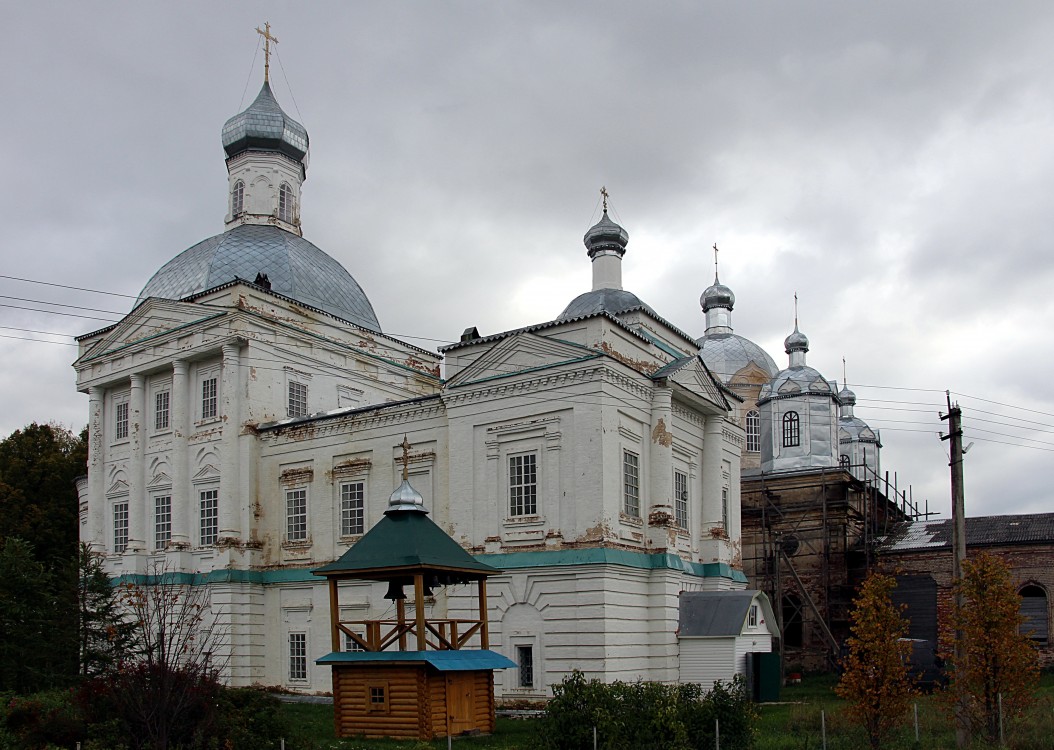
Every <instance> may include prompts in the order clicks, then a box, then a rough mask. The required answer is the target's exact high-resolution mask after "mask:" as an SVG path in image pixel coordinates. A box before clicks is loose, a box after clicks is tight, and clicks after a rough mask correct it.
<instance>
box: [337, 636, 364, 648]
mask: <svg viewBox="0 0 1054 750" xmlns="http://www.w3.org/2000/svg"><path fill="white" fill-rule="evenodd" d="M342 635H343V636H344V650H345V651H365V650H366V649H364V648H363V647H362V646H360V645H359V642H358V641H356V640H355V639H354V638H352V637H351V636H350V635H348V634H347V633H343V634H342Z"/></svg>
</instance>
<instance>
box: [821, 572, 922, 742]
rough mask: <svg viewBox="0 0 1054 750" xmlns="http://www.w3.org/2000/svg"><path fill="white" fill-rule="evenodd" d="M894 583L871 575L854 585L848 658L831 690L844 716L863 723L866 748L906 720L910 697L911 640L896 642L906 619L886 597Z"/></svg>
mask: <svg viewBox="0 0 1054 750" xmlns="http://www.w3.org/2000/svg"><path fill="white" fill-rule="evenodd" d="M896 585H897V582H896V581H895V580H894V579H893V578H892V577H891V576H888V575H884V574H882V573H877V572H875V573H871V574H870V575H869V576H868V577H867V579H866V580H865V581H864V583H863V585H861V587H860V591H859V592H858V593H857V596H856V599H855V600H854V601H853V611H852V612H851V613H850V615H849V619H850V633H851V635H850V636H849V640H848V642H847V645H848V647H849V655H848V656H847V657H846V658H845V660H844V661H843V662H842V667H843V669H844V670H845V671H844V672H843V673H842V679H841V681H839V683H838V686H837V687H836V688H835V692H836V693H837V694H838V695H839V696H841V697H842V698H844V699H845V700H846V703H847V706H846V710H847V712H848V714H849V716H850V718H851V719H852V720H854V721H856V722H858V723H860V724H861V725H863V727H864V729H865V731H866V732H867V737H868V740H869V741H870V743H871V747H872V748H878V747H880V746H881V743H882V740H883V739H884V738H885V737H886V735H888V734H889V731H890V730H891V729H893V728H894V727H896V726H897V725H899V724H900V723H901V722H902V721H903V720H904V718H905V717H906V716H907V712H908V706H910V705H911V699H912V697H913V696H914V695H915V693H916V690H915V681H914V679H913V678H912V677H911V674H910V672H909V659H910V657H911V642H910V641H907V640H902V639H903V638H904V637H905V636H906V634H907V629H908V623H907V621H906V620H905V619H904V618H903V617H901V614H900V611H899V610H898V609H897V607H896V606H895V605H894V604H893V601H892V599H891V597H890V594H891V592H892V591H893V589H894V588H896Z"/></svg>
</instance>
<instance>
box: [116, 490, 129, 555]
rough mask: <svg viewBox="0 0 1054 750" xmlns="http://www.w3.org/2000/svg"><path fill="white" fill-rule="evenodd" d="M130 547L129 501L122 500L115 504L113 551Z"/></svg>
mask: <svg viewBox="0 0 1054 750" xmlns="http://www.w3.org/2000/svg"><path fill="white" fill-rule="evenodd" d="M126 549H128V501H127V500H120V501H118V502H116V503H114V504H113V551H114V552H124V551H125V550H126Z"/></svg>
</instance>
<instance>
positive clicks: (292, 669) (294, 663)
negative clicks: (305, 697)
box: [289, 633, 307, 680]
mask: <svg viewBox="0 0 1054 750" xmlns="http://www.w3.org/2000/svg"><path fill="white" fill-rule="evenodd" d="M289 679H290V680H306V679H307V633H290V634H289Z"/></svg>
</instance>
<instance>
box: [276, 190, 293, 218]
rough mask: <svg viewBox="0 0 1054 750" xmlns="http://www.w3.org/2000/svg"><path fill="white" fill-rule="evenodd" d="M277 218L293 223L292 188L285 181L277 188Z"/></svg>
mask: <svg viewBox="0 0 1054 750" xmlns="http://www.w3.org/2000/svg"><path fill="white" fill-rule="evenodd" d="M278 218H279V220H281V221H284V222H285V223H286V224H292V223H293V189H292V188H291V187H289V184H288V183H285V182H283V183H282V185H281V187H279V188H278Z"/></svg>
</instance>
